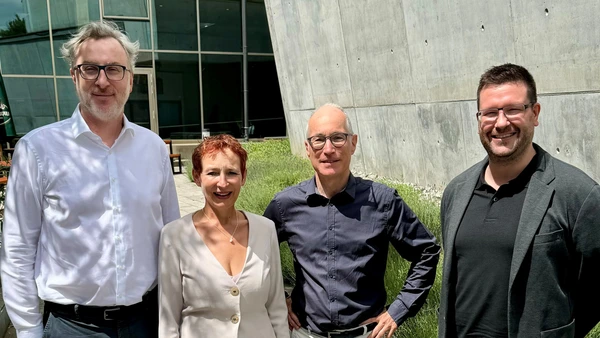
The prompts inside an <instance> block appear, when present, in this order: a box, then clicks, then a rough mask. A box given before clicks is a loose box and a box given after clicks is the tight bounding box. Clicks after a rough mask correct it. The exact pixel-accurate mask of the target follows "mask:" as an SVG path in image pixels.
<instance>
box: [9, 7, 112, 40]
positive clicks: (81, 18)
mask: <svg viewBox="0 0 600 338" xmlns="http://www.w3.org/2000/svg"><path fill="white" fill-rule="evenodd" d="M13 1H14V0H13ZM50 13H51V14H52V30H53V31H55V32H56V31H57V30H62V29H74V30H77V28H78V27H80V26H83V25H85V24H86V23H88V22H91V21H96V20H99V19H100V7H99V5H98V0H50Z"/></svg>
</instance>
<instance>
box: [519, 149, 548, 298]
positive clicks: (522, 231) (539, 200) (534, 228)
mask: <svg viewBox="0 0 600 338" xmlns="http://www.w3.org/2000/svg"><path fill="white" fill-rule="evenodd" d="M536 150H537V152H538V153H540V155H541V156H543V159H542V161H541V164H540V166H539V167H538V170H537V171H536V172H535V173H534V174H533V176H531V180H530V181H529V186H528V188H527V195H526V196H525V201H524V202H523V209H522V211H521V219H520V220H519V228H518V229H517V237H516V239H515V247H514V249H513V257H512V261H511V266H510V280H509V294H510V291H511V290H512V286H513V283H514V281H515V278H516V276H517V273H518V272H519V269H520V267H521V264H523V260H524V259H525V255H527V252H528V251H529V248H530V247H531V243H532V242H533V238H534V237H535V235H536V233H537V232H538V229H539V227H540V225H541V224H542V220H543V218H544V215H545V214H546V211H547V210H548V205H549V204H550V201H551V199H552V195H554V189H553V188H551V187H550V186H549V185H548V184H549V183H550V182H552V181H553V180H554V177H555V175H554V167H553V166H552V163H551V162H550V157H549V156H548V155H547V153H546V152H545V151H544V150H542V149H541V148H536Z"/></svg>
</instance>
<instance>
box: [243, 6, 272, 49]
mask: <svg viewBox="0 0 600 338" xmlns="http://www.w3.org/2000/svg"><path fill="white" fill-rule="evenodd" d="M246 18H247V19H246V27H247V32H246V38H247V39H248V52H251V53H273V46H272V45H271V34H270V33H269V22H268V21H267V11H266V10H265V2H264V0H249V1H248V3H247V5H246Z"/></svg>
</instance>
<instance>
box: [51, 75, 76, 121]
mask: <svg viewBox="0 0 600 338" xmlns="http://www.w3.org/2000/svg"><path fill="white" fill-rule="evenodd" d="M56 89H57V92H58V111H59V112H60V119H61V120H64V119H67V118H69V117H71V115H73V112H74V111H75V107H77V104H78V103H79V98H78V97H77V92H76V91H75V84H73V80H71V79H70V78H69V79H65V78H58V79H56Z"/></svg>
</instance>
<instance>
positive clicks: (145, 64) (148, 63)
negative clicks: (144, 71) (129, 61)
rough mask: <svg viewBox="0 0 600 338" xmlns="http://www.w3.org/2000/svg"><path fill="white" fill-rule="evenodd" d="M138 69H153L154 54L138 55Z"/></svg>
mask: <svg viewBox="0 0 600 338" xmlns="http://www.w3.org/2000/svg"><path fill="white" fill-rule="evenodd" d="M135 66H136V67H141V68H152V53H151V52H140V53H139V54H138V59H137V62H136V63H135Z"/></svg>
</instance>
